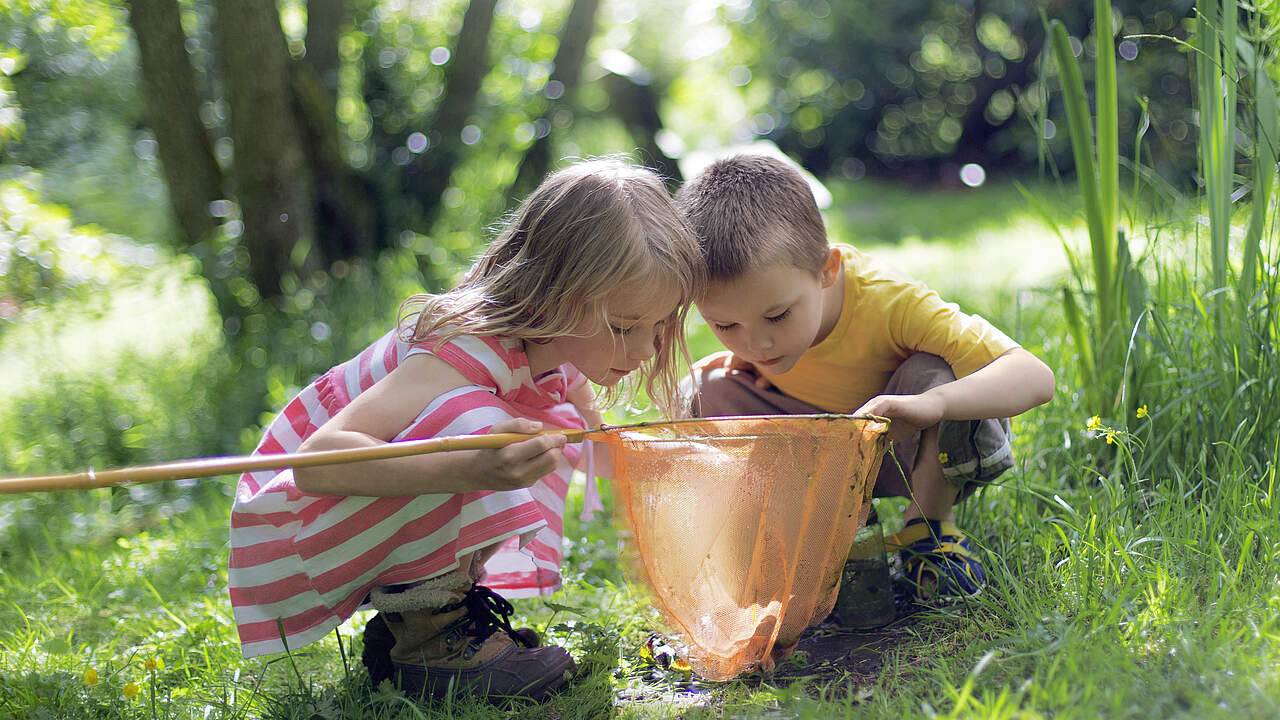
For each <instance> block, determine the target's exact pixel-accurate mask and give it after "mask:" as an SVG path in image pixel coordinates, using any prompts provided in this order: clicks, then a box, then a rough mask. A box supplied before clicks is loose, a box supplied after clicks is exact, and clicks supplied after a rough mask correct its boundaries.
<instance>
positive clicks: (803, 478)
mask: <svg viewBox="0 0 1280 720" xmlns="http://www.w3.org/2000/svg"><path fill="white" fill-rule="evenodd" d="M887 431H888V423H887V422H886V421H883V420H879V419H871V418H854V417H849V416H839V415H837V416H829V415H786V416H757V417H736V418H711V419H705V420H691V421H680V422H674V423H658V424H655V425H654V426H650V427H645V428H643V429H637V430H619V431H617V432H610V433H605V434H604V435H603V436H602V437H601V436H597V439H598V440H599V441H600V442H604V443H606V444H607V445H608V447H609V449H610V454H611V457H612V461H613V475H614V481H615V482H614V487H615V492H617V493H619V498H618V499H619V500H620V502H618V503H616V505H617V508H618V509H617V512H618V514H619V516H620V520H621V521H622V522H623V524H624V525H625V526H627V527H628V528H629V529H630V531H631V532H632V534H633V536H634V543H635V549H636V551H637V553H636V554H637V556H638V562H637V565H638V568H637V569H638V571H639V573H640V574H641V575H642V576H643V579H644V580H645V581H646V582H647V584H648V585H649V587H650V588H651V589H652V591H653V594H654V596H655V599H656V601H657V604H658V605H659V607H660V608H661V609H662V611H663V613H664V614H665V615H666V617H667V619H668V621H669V622H670V624H671V625H672V628H673V629H675V630H678V631H679V632H680V633H681V635H682V636H683V640H684V641H685V644H686V645H687V649H688V652H689V660H690V663H691V664H692V665H693V668H694V670H696V671H697V672H698V673H699V674H700V675H701V676H702V677H704V678H706V679H708V680H727V679H730V678H732V677H734V676H736V675H738V674H740V673H742V672H745V671H748V670H751V669H755V668H759V669H760V670H763V671H769V670H771V669H772V668H773V666H774V664H775V662H776V660H778V659H781V658H785V657H786V656H787V655H788V654H789V653H790V652H791V650H792V649H794V647H795V645H796V643H797V642H798V641H799V639H800V635H801V633H802V632H804V630H805V628H807V627H809V626H810V625H813V624H815V623H817V622H820V621H821V620H823V619H824V618H825V617H826V616H827V614H828V613H830V612H831V608H832V606H833V605H834V604H835V600H836V594H837V591H838V590H839V579H840V571H841V568H842V567H843V563H844V559H845V555H846V554H847V553H848V550H849V545H850V543H851V542H852V541H853V536H854V534H855V533H856V532H857V530H858V528H860V527H861V526H862V525H863V523H865V522H866V518H867V512H868V510H869V509H870V507H871V505H870V501H871V491H872V486H873V485H874V482H875V477H876V473H877V472H878V470H879V467H880V461H881V458H882V456H883V452H884V449H885V445H886V443H887V439H886V433H887Z"/></svg>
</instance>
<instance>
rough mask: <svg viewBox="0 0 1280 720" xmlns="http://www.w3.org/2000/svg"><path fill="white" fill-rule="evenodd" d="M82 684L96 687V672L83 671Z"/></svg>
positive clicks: (91, 670) (90, 669) (90, 670)
mask: <svg viewBox="0 0 1280 720" xmlns="http://www.w3.org/2000/svg"><path fill="white" fill-rule="evenodd" d="M84 684H85V685H97V684H98V671H97V670H94V669H93V668H89V669H88V670H85V671H84Z"/></svg>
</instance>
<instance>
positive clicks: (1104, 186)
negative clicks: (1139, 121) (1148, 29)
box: [1093, 0, 1120, 321]
mask: <svg viewBox="0 0 1280 720" xmlns="http://www.w3.org/2000/svg"><path fill="white" fill-rule="evenodd" d="M1093 7H1094V25H1095V26H1096V30H1095V36H1094V38H1095V42H1096V43H1097V50H1098V53H1097V59H1096V60H1095V66H1094V74H1095V79H1094V94H1095V97H1096V98H1097V103H1098V119H1097V125H1098V129H1097V132H1098V210H1099V212H1100V213H1101V216H1102V217H1101V220H1102V237H1101V238H1099V239H1098V240H1097V241H1096V242H1097V243H1098V244H1099V247H1095V248H1094V252H1097V251H1098V250H1099V249H1100V250H1102V251H1103V252H1104V253H1106V256H1107V257H1111V256H1112V254H1113V253H1114V250H1113V248H1112V243H1114V242H1115V241H1116V225H1117V218H1118V217H1119V214H1120V127H1119V121H1118V119H1117V110H1116V105H1117V99H1116V41H1115V28H1114V27H1113V25H1112V22H1111V0H1094V3H1093ZM1103 319H1104V321H1105V320H1106V318H1105V317H1104V318H1103Z"/></svg>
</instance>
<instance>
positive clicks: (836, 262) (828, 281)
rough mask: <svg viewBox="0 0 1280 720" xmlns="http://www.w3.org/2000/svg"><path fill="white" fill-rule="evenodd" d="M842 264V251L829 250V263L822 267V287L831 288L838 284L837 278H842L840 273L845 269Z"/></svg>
mask: <svg viewBox="0 0 1280 720" xmlns="http://www.w3.org/2000/svg"><path fill="white" fill-rule="evenodd" d="M843 267H844V266H843V264H842V263H841V262H840V251H839V250H837V249H835V248H829V249H828V250H827V261H826V262H825V263H823V265H822V271H821V275H822V287H824V288H829V287H831V286H832V285H834V284H835V283H836V278H838V277H840V271H841V270H842V269H843Z"/></svg>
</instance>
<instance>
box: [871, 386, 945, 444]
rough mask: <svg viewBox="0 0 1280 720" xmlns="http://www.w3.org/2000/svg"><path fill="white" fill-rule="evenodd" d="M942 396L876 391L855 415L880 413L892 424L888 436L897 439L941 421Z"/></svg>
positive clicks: (902, 438) (890, 438) (892, 439)
mask: <svg viewBox="0 0 1280 720" xmlns="http://www.w3.org/2000/svg"><path fill="white" fill-rule="evenodd" d="M943 410H944V406H943V403H942V400H941V399H939V398H935V397H933V396H931V395H930V394H929V393H924V394H923V395H877V396H875V397H873V398H871V399H870V400H868V401H867V403H866V404H865V405H863V406H862V407H860V408H858V409H857V410H856V411H855V412H854V413H853V414H854V415H880V416H882V417H887V418H889V419H890V420H892V421H893V422H891V423H890V424H889V440H890V441H891V442H897V441H899V440H904V439H906V438H908V437H910V436H911V435H912V434H914V433H916V432H919V431H920V430H923V429H925V428H930V427H933V426H934V425H937V424H938V423H940V422H942V413H943Z"/></svg>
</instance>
